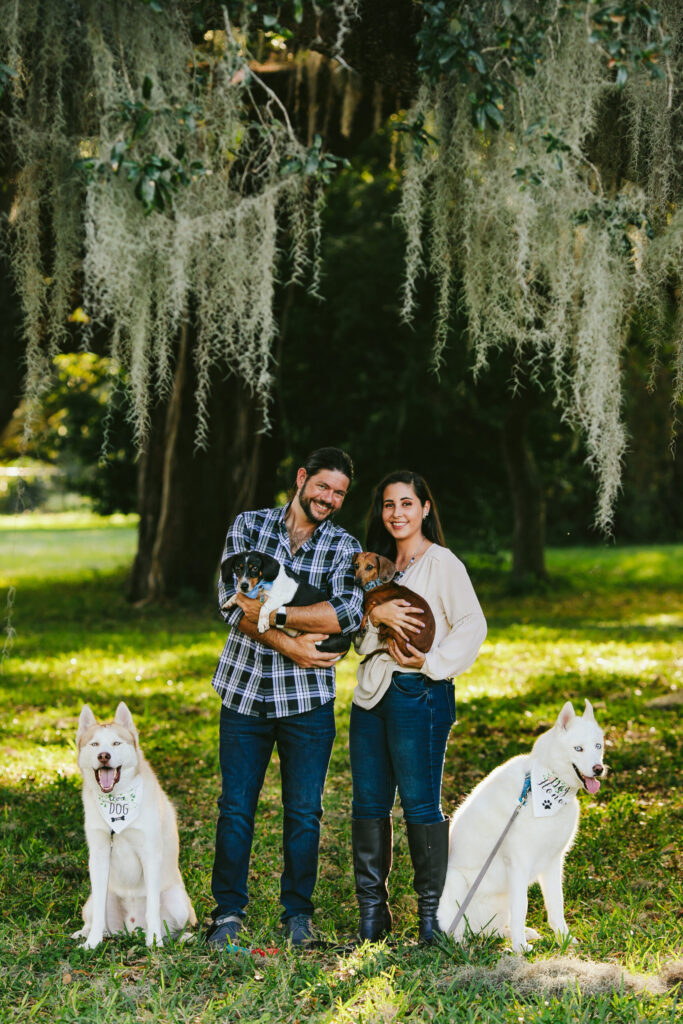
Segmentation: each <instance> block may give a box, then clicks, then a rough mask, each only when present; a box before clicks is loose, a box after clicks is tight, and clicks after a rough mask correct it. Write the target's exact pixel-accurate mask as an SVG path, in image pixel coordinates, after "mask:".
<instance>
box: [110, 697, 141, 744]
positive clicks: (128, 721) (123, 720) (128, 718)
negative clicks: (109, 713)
mask: <svg viewBox="0 0 683 1024" xmlns="http://www.w3.org/2000/svg"><path fill="white" fill-rule="evenodd" d="M114 721H115V722H116V723H117V725H122V726H123V728H124V729H127V730H128V732H130V733H132V734H133V739H134V740H135V742H136V743H137V741H138V731H137V729H136V728H135V722H134V721H133V716H132V715H131V713H130V711H129V710H128V708H127V706H126V705H125V704H124V703H123V701H121V703H120V704H119V706H118V707H117V709H116V714H115V715H114Z"/></svg>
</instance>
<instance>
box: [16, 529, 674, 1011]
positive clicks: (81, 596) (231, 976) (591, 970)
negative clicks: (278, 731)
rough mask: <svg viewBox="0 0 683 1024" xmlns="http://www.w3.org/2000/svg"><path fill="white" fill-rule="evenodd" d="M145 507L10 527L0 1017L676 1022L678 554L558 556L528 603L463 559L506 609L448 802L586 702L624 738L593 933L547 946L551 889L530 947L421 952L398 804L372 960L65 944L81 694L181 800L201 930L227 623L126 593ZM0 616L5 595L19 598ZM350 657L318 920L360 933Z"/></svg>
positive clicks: (78, 827) (465, 702) (269, 782)
mask: <svg viewBox="0 0 683 1024" xmlns="http://www.w3.org/2000/svg"><path fill="white" fill-rule="evenodd" d="M134 545H135V525H134V522H132V521H131V520H122V521H118V520H117V521H113V522H111V521H110V522H105V523H102V522H100V521H98V520H95V519H93V518H87V519H79V518H70V519H66V520H65V519H62V518H56V519H55V518H52V519H47V520H46V519H44V518H40V517H31V518H30V519H29V518H27V517H23V518H22V520H21V523H20V526H19V528H17V522H16V520H13V519H10V518H9V517H7V518H4V519H0V586H2V592H3V593H6V592H7V588H8V586H10V585H14V586H16V592H15V594H14V596H13V602H12V600H11V597H12V595H11V593H10V601H9V603H8V608H7V611H6V612H5V614H4V615H3V618H7V616H8V615H9V616H10V623H9V624H10V626H11V628H12V629H13V630H14V631H16V635H15V636H14V639H13V644H12V646H11V650H10V651H9V653H8V654H7V655H6V657H5V659H4V662H3V665H2V669H3V670H2V674H1V675H0V698H1V700H2V715H1V716H0V733H1V738H0V745H1V748H2V758H1V759H0V785H1V787H2V793H1V799H0V863H1V882H0V884H1V885H2V907H3V915H2V923H1V924H0V942H1V946H0V968H1V969H2V974H3V993H2V995H0V1020H3V1021H4V1020H6V1019H7V1020H9V1019H10V1018H11V1019H13V1020H15V1021H24V1020H30V1019H40V1018H43V1019H45V1020H49V1021H73V1022H79V1024H80V1022H90V1021H92V1022H95V1021H98V1022H101V1021H117V1022H118V1021H121V1022H123V1021H126V1022H128V1021H130V1022H134V1021H135V1022H137V1021H154V1022H157V1021H158V1022H161V1021H169V1022H171V1021H172V1022H174V1024H175V1022H192V1024H209V1022H214V1021H216V1022H217V1021H221V1022H230V1024H232V1022H236V1021H249V1022H250V1024H251V1022H264V1024H265V1022H279V1021H286V1022H291V1024H295V1022H297V1021H300V1022H303V1021H310V1022H312V1024H318V1022H321V1024H322V1022H329V1024H332V1022H338V1024H342V1022H344V1024H346V1022H361V1021H362V1022H364V1024H370V1022H373V1024H374V1022H377V1024H380V1022H381V1024H387V1022H396V1024H403V1022H409V1021H410V1022H418V1021H420V1022H422V1021H436V1022H444V1024H445V1022H446V1021H449V1022H450V1021H475V1020H477V1021H494V1022H498V1021H500V1022H510V1024H528V1022H532V1021H538V1022H561V1021H562V1022H563V1021H567V1022H569V1021H572V1022H573V1021H586V1022H589V1021H590V1022H592V1021H603V1020H604V1021H615V1022H622V1021H627V1022H628V1021H633V1022H636V1021H641V1020H648V1021H650V1020H652V1021H662V1022H664V1021H666V1022H673V1021H674V1020H675V1019H676V1015H677V1006H676V1000H677V997H678V989H679V987H680V986H678V985H676V981H678V982H680V980H681V978H682V977H683V969H682V966H681V957H682V955H683V952H682V951H683V900H682V898H681V897H682V885H681V872H680V868H681V848H682V843H681V838H682V833H683V829H682V827H681V824H682V821H681V819H682V815H681V801H680V797H679V773H680V767H681V728H680V704H679V705H677V704H676V700H677V697H678V696H679V695H680V693H681V691H683V644H682V643H681V636H682V632H681V627H683V598H682V595H683V546H667V547H664V546H662V547H656V548H655V547H651V548H623V549H620V548H615V547H609V548H599V549H597V548H596V549H592V548H591V549H589V548H584V549H563V550H556V551H551V552H549V558H548V562H549V568H550V572H551V577H552V585H551V586H550V587H549V588H548V589H547V591H546V592H545V593H543V594H540V595H536V596H523V597H519V596H515V595H514V594H511V593H510V592H509V591H508V590H507V587H506V580H505V577H504V575H503V574H502V572H501V570H500V568H497V567H496V566H492V565H491V564H487V563H486V562H483V561H481V562H478V561H477V560H476V559H472V560H471V562H470V568H471V573H472V576H473V579H474V581H475V585H476V587H477V590H478V592H479V594H480V597H481V600H482V604H483V606H484V610H485V612H486V615H487V618H488V620H489V626H490V629H489V636H488V639H487V641H486V644H485V645H484V647H483V649H482V652H481V654H480V657H479V659H478V661H477V663H476V665H475V666H474V668H473V669H472V670H471V671H470V672H469V673H467V675H466V676H464V677H462V678H460V679H459V680H457V682H456V695H457V699H458V718H459V722H458V725H457V726H456V728H455V729H454V731H453V734H452V736H451V741H450V746H449V749H448V754H447V763H446V771H445V779H444V806H445V809H446V810H447V811H451V810H452V809H453V808H454V807H455V806H456V804H457V802H458V801H459V800H460V799H461V798H462V797H463V795H464V794H465V793H466V792H467V791H468V790H469V789H470V788H471V787H472V786H473V785H474V784H475V783H476V782H477V781H478V780H479V779H480V778H481V777H482V775H483V774H485V773H486V772H488V771H490V770H491V769H492V768H493V767H494V766H495V765H496V764H498V763H499V762H500V761H501V760H504V759H505V758H507V757H510V756H512V755H514V754H517V753H519V752H521V751H524V750H527V749H528V748H529V747H530V746H531V744H532V743H533V740H534V738H535V736H536V734H537V733H538V732H539V731H541V730H542V729H544V728H547V727H548V726H549V725H550V724H551V723H552V721H553V719H554V718H555V716H556V714H557V712H558V711H559V709H560V707H561V705H562V703H563V702H564V701H565V700H567V699H571V700H573V701H575V704H576V706H577V709H580V708H581V707H582V705H583V699H584V698H585V697H589V698H590V699H591V701H592V702H593V703H594V705H595V708H596V714H597V716H598V718H599V720H600V721H601V723H602V724H603V725H604V726H605V728H606V733H607V744H608V749H607V760H608V762H609V764H610V766H611V773H610V775H609V776H608V779H607V781H606V782H605V783H604V785H603V786H602V788H601V790H600V793H599V794H598V795H597V796H596V797H595V798H589V797H586V796H584V797H583V798H582V801H581V803H582V822H581V828H580V832H579V836H578V839H577V842H576V844H575V847H574V849H573V850H572V851H571V853H570V854H569V857H568V859H567V868H566V883H565V894H566V904H567V920H568V922H569V925H570V928H571V929H572V931H573V933H574V935H575V936H576V937H577V939H578V945H577V946H575V947H573V949H572V950H571V951H570V950H566V949H560V948H559V947H557V946H556V945H554V944H553V942H552V941H551V939H550V937H549V935H548V931H547V928H546V925H545V921H544V918H543V914H542V905H541V898H540V892H539V891H538V889H537V887H534V888H533V889H532V890H531V894H530V913H529V923H530V924H532V925H533V926H535V927H536V928H538V929H539V930H540V931H541V933H542V934H543V936H544V938H543V939H542V941H540V942H539V943H537V944H536V947H535V949H534V951H533V953H531V954H530V955H529V956H527V957H525V958H517V957H512V956H509V955H508V954H507V953H506V952H505V950H504V946H503V944H502V943H499V942H495V941H482V940H479V941H476V942H474V943H473V944H472V945H470V946H466V947H463V948H460V947H456V946H454V945H453V944H451V943H450V942H445V943H443V945H442V946H441V948H438V949H432V950H427V951H426V950H422V949H420V948H418V947H417V945H416V943H415V940H414V935H415V897H414V894H413V892H412V887H411V868H410V863H409V857H408V851H407V843H406V838H405V832H404V829H403V828H402V823H401V818H400V810H398V811H397V813H396V842H395V868H394V872H393V874H392V886H391V888H392V907H393V910H394V916H395V922H396V929H395V935H394V942H393V943H391V944H386V945H385V944H380V945H375V946H372V945H367V946H365V947H362V948H360V949H358V950H356V951H355V952H346V953H345V952H343V951H340V950H338V949H337V950H335V949H333V948H330V949H327V950H316V951H309V952H307V953H293V952H291V951H289V950H280V952H278V953H277V954H274V955H272V956H267V957H262V956H259V955H245V954H232V955H225V956H220V955H218V954H215V953H210V952H209V951H208V950H207V949H206V947H205V946H204V945H203V944H202V943H201V942H200V941H199V939H197V938H195V939H193V940H192V941H190V942H188V943H185V944H182V945H181V944H176V945H173V946H170V947H168V948H164V949H162V950H153V951H149V950H147V949H146V947H145V945H144V941H142V940H141V939H140V936H139V934H134V935H131V936H127V937H123V938H117V939H114V940H109V941H107V942H106V943H105V944H104V945H103V946H102V947H101V948H100V949H98V950H95V951H93V952H86V951H85V950H83V949H80V948H79V947H78V946H77V945H76V943H75V942H73V941H72V940H71V939H70V938H69V933H70V932H71V931H74V930H75V929H76V928H77V927H79V911H80V907H81V906H82V904H83V901H84V900H85V898H86V896H87V893H88V878H87V852H86V846H85V841H84V837H83V830H82V822H81V818H82V812H81V804H80V792H79V777H78V775H77V770H76V766H75V755H74V734H75V729H76V722H77V718H78V714H79V712H80V709H81V706H82V705H83V703H84V702H87V703H89V704H90V705H91V706H92V707H93V709H94V710H95V712H96V714H98V716H100V717H110V716H111V715H112V714H113V712H114V709H115V707H116V704H117V702H118V701H119V700H121V699H123V700H125V701H126V702H127V703H128V704H129V706H130V708H131V710H132V711H133V714H134V716H135V718H136V721H137V723H138V726H139V728H140V731H141V733H142V737H143V746H144V749H145V752H146V753H147V755H148V757H149V759H150V760H151V762H152V764H153V765H154V767H155V768H156V770H157V772H158V774H159V776H160V778H161V779H162V781H163V784H164V785H165V787H166V789H167V791H168V792H169V794H170V795H171V796H172V797H173V799H174V801H175V803H176V806H177V809H178V817H179V823H180V830H181V860H182V869H183V873H184V876H185V879H186V883H187V887H188V890H189V892H190V895H191V897H192V900H193V902H194V905H195V908H196V910H197V913H198V916H199V918H200V921H201V920H202V919H203V918H205V917H206V916H207V915H208V914H209V912H210V910H211V906H212V902H211V896H210V889H209V879H210V871H211V862H212V851H213V833H214V826H215V818H216V798H217V796H218V774H217V722H218V698H217V697H216V696H215V694H214V692H213V690H212V689H211V687H210V678H211V673H212V671H213V668H214V665H215V662H216V659H217V657H218V654H219V652H220V649H221V646H222V641H223V637H224V626H223V624H222V621H221V620H220V618H219V616H218V614H217V612H216V610H215V608H214V605H213V603H212V602H207V603H206V604H205V605H200V604H189V603H186V604H184V605H178V606H175V607H166V608H132V607H131V606H129V605H128V604H127V603H126V602H125V600H124V598H123V582H124V579H125V567H126V565H127V564H128V563H129V561H130V558H131V555H132V552H133V549H134ZM1 604H2V606H4V604H5V600H4V599H2V601H1ZM355 664H356V662H355V659H354V657H352V656H350V657H348V658H347V659H345V660H344V661H343V662H342V663H341V666H340V670H339V674H338V680H339V699H338V702H337V718H338V739H337V743H336V746H335V751H334V754H333V760H332V765H331V769H330V775H329V779H328V786H327V790H326V800H325V811H326V813H325V819H324V829H323V844H322V860H321V877H320V881H319V885H318V889H317V897H316V899H317V906H318V911H317V914H316V926H317V928H318V931H319V933H320V935H321V936H322V937H323V938H326V939H328V940H330V942H333V941H334V940H335V939H337V938H339V939H343V938H346V937H349V936H350V935H351V934H352V933H353V930H354V925H355V920H356V915H355V899H354V896H353V879H352V871H351V864H350V822H349V814H350V811H349V802H350V777H349V770H348V754H347V731H348V715H349V707H350V700H351V691H352V687H353V679H354V671H355ZM280 856H281V850H280V806H279V787H278V772H277V763H276V761H275V760H274V762H273V763H272V764H271V767H270V769H269V772H268V775H267V779H266V786H265V789H264V792H263V795H262V800H261V806H260V811H259V818H258V824H257V835H256V839H255V844H254V853H253V857H252V871H251V891H252V903H251V905H250V908H249V918H248V933H247V938H248V940H249V941H250V943H251V944H252V945H254V946H259V947H272V946H279V945H280V938H279V934H278V917H279V905H278V879H279V870H280V868H279V865H280Z"/></svg>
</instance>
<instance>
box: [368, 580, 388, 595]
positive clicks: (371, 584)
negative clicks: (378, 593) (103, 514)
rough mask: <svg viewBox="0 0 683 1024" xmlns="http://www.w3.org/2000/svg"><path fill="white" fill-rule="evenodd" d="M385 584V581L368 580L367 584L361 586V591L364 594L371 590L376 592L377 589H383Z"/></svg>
mask: <svg viewBox="0 0 683 1024" xmlns="http://www.w3.org/2000/svg"><path fill="white" fill-rule="evenodd" d="M386 582H387V581H386V580H370V582H369V583H364V584H363V590H364V591H365V593H366V594H369V593H370V591H371V590H376V589H377V587H383V586H384V584H385V583H386Z"/></svg>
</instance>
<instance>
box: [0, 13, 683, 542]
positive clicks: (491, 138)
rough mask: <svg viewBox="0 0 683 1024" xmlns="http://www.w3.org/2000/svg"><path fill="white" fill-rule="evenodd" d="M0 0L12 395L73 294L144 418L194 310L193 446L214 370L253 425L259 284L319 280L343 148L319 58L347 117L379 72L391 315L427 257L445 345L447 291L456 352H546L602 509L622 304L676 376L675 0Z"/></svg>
mask: <svg viewBox="0 0 683 1024" xmlns="http://www.w3.org/2000/svg"><path fill="white" fill-rule="evenodd" d="M0 13H1V15H2V20H1V25H0V40H1V45H2V53H1V54H0V61H1V62H2V64H1V65H0V85H2V87H3V89H4V97H3V107H2V113H3V120H4V123H5V128H6V131H5V132H4V148H3V156H4V173H5V177H6V179H7V180H9V181H10V182H11V188H12V205H11V208H10V210H9V212H8V216H7V218H6V220H7V223H6V225H5V226H6V229H7V231H6V239H7V241H6V245H7V247H8V250H9V252H10V256H11V262H12V267H13V273H14V277H15V280H16V284H17V288H18V291H19V294H20V296H21V302H22V307H23V318H24V324H23V330H24V336H25V346H26V363H27V392H28V394H29V396H30V397H31V398H32V399H34V400H38V399H39V398H40V394H41V392H42V391H43V389H44V387H45V385H46V383H47V381H48V380H49V375H50V374H49V366H50V364H51V361H52V357H53V356H54V354H55V353H56V352H57V351H59V350H60V348H61V347H62V346H63V345H64V343H65V340H66V336H67V333H68V331H69V320H70V318H72V319H73V316H74V309H75V308H76V306H79V307H82V309H83V310H84V311H85V313H84V315H83V317H82V319H84V320H88V321H89V323H87V324H86V326H85V340H86V343H88V338H89V337H90V339H92V338H93V337H95V336H96V335H97V334H98V333H100V334H106V336H107V337H108V339H109V342H110V353H111V355H112V356H113V358H114V359H115V360H116V361H117V362H118V363H120V364H121V365H122V367H123V368H124V370H125V376H126V378H127V380H128V386H129V389H130V393H131V396H132V405H131V408H132V413H131V415H132V417H133V420H134V423H135V426H136V430H137V434H138V438H139V439H142V438H144V436H145V435H146V432H147V430H148V427H149V422H150V396H152V395H154V394H161V395H164V394H165V393H167V392H168V390H169V388H170V386H171V380H172V372H173V361H174V358H175V354H174V353H175V349H174V344H175V340H176V338H177V337H178V334H179V331H180V329H181V326H182V324H184V323H186V322H187V321H188V320H191V321H192V323H193V324H194V325H195V330H194V332H193V335H192V345H193V362H194V371H195V379H196V395H197V409H198V415H197V431H196V438H197V441H198V442H199V443H200V444H201V443H205V442H206V441H207V439H208V436H209V432H210V430H211V423H210V422H209V420H208V418H207V415H206V410H207V400H208V396H209V393H210V391H211V388H212V387H214V386H215V380H216V379H217V378H216V375H218V377H220V376H221V375H224V374H225V372H226V370H228V371H230V372H233V373H235V374H238V375H239V376H240V377H241V378H242V379H243V380H244V381H245V382H246V384H247V386H248V387H249V388H250V389H252V391H253V392H254V393H255V394H257V395H258V396H259V398H260V400H261V412H260V424H261V426H262V427H263V426H265V425H266V423H267V417H268V396H269V391H270V386H271V378H272V369H273V363H272V360H273V343H274V339H275V336H276V333H277V326H276V320H275V316H274V311H273V302H274V292H275V285H276V282H277V281H278V280H281V279H283V278H284V279H288V280H291V281H295V282H305V283H306V284H307V285H308V287H309V288H310V289H311V290H312V291H313V292H316V290H317V288H318V282H319V274H320V264H319V250H320V211H321V204H322V201H323V197H324V190H325V187H326V186H327V185H328V184H329V182H330V180H331V178H332V177H333V176H334V175H335V174H336V173H337V172H338V171H340V170H341V169H342V167H343V160H342V159H341V154H340V153H339V152H337V153H335V152H334V151H330V150H329V149H328V146H327V142H326V138H325V136H326V134H327V135H331V132H328V133H326V132H325V130H324V129H323V130H322V131H320V132H317V131H313V133H312V132H311V130H310V129H311V126H313V127H314V128H315V127H316V126H317V121H316V117H315V111H316V105H317V104H318V103H319V102H320V100H319V99H318V97H317V91H316V75H319V74H320V68H321V67H322V66H323V65H325V66H327V67H329V68H331V69H332V73H331V77H330V81H331V82H332V85H331V86H330V93H331V92H333V91H334V90H336V91H337V93H338V98H337V108H335V109H338V110H339V117H340V118H342V119H343V118H345V119H346V122H347V124H346V126H345V127H344V126H342V128H343V131H342V134H344V135H346V136H348V135H349V134H350V133H351V128H350V127H349V124H351V123H352V122H353V117H354V110H355V109H356V108H357V105H358V102H359V97H360V96H361V94H363V93H365V94H367V93H369V92H371V93H372V95H373V98H374V102H375V104H376V107H377V110H378V117H379V118H381V117H383V116H385V115H386V113H387V104H386V103H384V104H383V103H382V101H381V94H382V89H392V90H393V92H392V94H391V95H392V99H391V101H390V104H389V106H391V105H393V109H394V111H395V112H397V113H398V117H397V118H396V129H397V130H396V137H395V142H396V144H395V147H394V149H395V154H394V159H395V160H396V161H398V162H399V166H400V168H401V179H402V185H401V187H402V199H401V203H400V210H399V216H400V220H401V222H402V224H403V226H404V229H405V238H406V244H405V278H404V284H403V291H402V316H403V317H404V319H406V320H408V321H410V320H411V318H414V317H415V316H416V315H419V313H418V311H417V308H416V301H415V300H416V294H417V282H418V281H419V280H420V278H421V275H423V274H428V275H431V276H432V277H433V279H434V282H435V287H436V289H437V293H438V312H437V317H436V325H435V348H434V354H435V361H436V362H437V364H438V363H439V361H441V360H443V359H444V358H447V357H448V353H447V345H448V343H449V337H450V335H449V332H450V330H451V326H452V323H453V320H454V316H455V314H456V311H457V310H458V309H459V310H460V313H461V315H464V317H465V318H466V322H467V326H468V338H469V343H470V346H471V356H470V361H471V364H472V366H473V368H474V370H475V372H477V371H478V370H481V369H482V368H483V367H485V366H486V365H487V362H488V361H489V359H490V357H491V355H492V353H493V352H495V351H497V350H501V349H509V350H510V351H511V352H512V353H513V356H514V359H513V365H514V367H516V369H514V370H513V372H512V385H513V386H514V384H515V380H519V379H521V378H522V377H531V378H536V379H538V380H539V381H541V380H545V379H546V378H545V376H544V374H545V372H546V370H547V367H548V366H551V368H552V380H553V387H554V390H555V395H556V399H557V401H558V403H560V405H561V408H562V409H563V411H564V415H565V416H566V417H567V418H568V419H569V420H570V421H571V422H572V423H574V424H577V425H578V426H579V427H580V428H581V430H582V431H583V433H584V435H585V438H586V442H587V450H588V454H589V458H590V460H591V463H592V465H593V467H594V469H595V471H596V473H597V477H598V483H599V501H598V510H597V521H598V522H599V524H600V525H601V526H602V527H603V528H609V525H610V523H611V521H612V515H613V509H614V501H615V497H616V494H617V491H618V487H619V481H620V472H621V460H622V455H623V452H624V448H625V445H626V437H625V433H624V428H623V422H622V402H623V399H622V391H621V377H622V355H623V349H624V342H625V339H626V335H627V332H628V330H629V327H630V325H631V324H632V323H633V321H634V320H635V319H637V320H638V324H639V330H640V331H641V332H643V333H644V334H646V335H647V337H648V339H649V343H650V344H651V345H652V347H653V353H654V354H655V355H654V359H655V362H656V353H657V351H658V345H660V344H661V341H662V340H663V339H664V338H667V340H670V338H671V336H673V337H674V339H675V346H674V351H675V353H676V355H675V360H676V366H677V369H676V371H675V372H676V375H677V388H676V396H675V400H676V401H679V400H680V396H681V390H682V389H683V340H682V339H683V332H682V331H681V326H682V324H681V316H680V303H679V299H678V296H679V294H680V277H681V265H682V261H681V255H682V253H681V247H682V244H683V231H682V226H683V210H681V204H680V199H681V195H680V192H681V172H680V167H681V159H680V156H681V132H680V122H681V95H680V81H681V74H680V72H681V70H682V68H681V63H682V56H681V53H682V49H681V41H682V34H683V12H682V11H681V8H680V5H679V4H678V3H677V2H676V0H659V2H658V3H656V4H648V3H645V2H643V0H623V2H612V3H607V4H605V3H603V4H596V3H592V2H590V0H542V2H539V3H530V2H528V0H483V2H477V3H474V2H468V0H450V2H446V0H437V2H423V3H418V2H414V0H396V2H393V3H392V4H390V5H388V6H387V5H386V4H384V3H380V2H378V0H328V2H323V0H318V3H316V4H311V3H308V2H303V0H292V2H282V3H274V2H270V3H268V2H259V3H256V2H252V3H241V2H240V3H237V2H235V0H231V2H229V3H226V4H216V3H210V2H192V0H111V2H110V0H24V2H23V3H22V4H16V3H13V2H9V0H2V2H0ZM311 55H313V57H314V58H315V59H311ZM321 55H322V56H321ZM304 79H305V82H304ZM283 83H285V84H284V85H283ZM304 88H305V104H306V108H307V114H306V117H303V116H302V113H301V110H300V109H299V107H300V106H301V105H302V103H303V101H302V95H303V92H304ZM328 102H329V98H328ZM323 121H325V119H323ZM328 121H329V119H328ZM306 122H307V123H308V131H307V132H305V133H302V131H301V127H300V126H301V124H302V123H306ZM676 307H677V308H678V312H676V313H674V312H673V310H674V309H675V308H676ZM387 358H389V359H390V358H391V355H390V353H389V354H388V355H387Z"/></svg>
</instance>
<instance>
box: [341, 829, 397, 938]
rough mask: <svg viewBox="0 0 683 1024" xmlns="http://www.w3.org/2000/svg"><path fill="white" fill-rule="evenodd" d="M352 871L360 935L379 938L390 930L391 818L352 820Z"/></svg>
mask: <svg viewBox="0 0 683 1024" xmlns="http://www.w3.org/2000/svg"><path fill="white" fill-rule="evenodd" d="M351 837H352V844H353V872H354V875H355V878H356V899H357V900H358V910H359V912H360V922H359V926H358V934H359V936H360V938H361V940H362V939H371V940H372V941H376V940H377V939H381V938H383V937H384V936H385V935H386V934H387V932H390V931H391V925H392V920H391V912H390V910H389V907H388V906H387V900H388V898H389V892H388V890H387V878H388V877H389V871H390V870H391V843H392V827H391V818H354V819H353V820H352V821H351Z"/></svg>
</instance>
